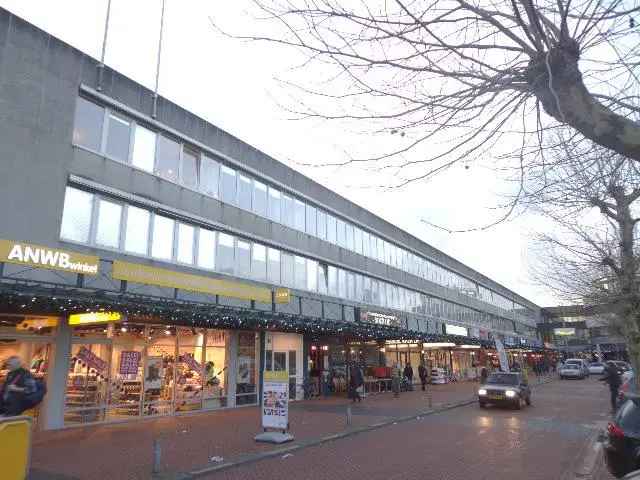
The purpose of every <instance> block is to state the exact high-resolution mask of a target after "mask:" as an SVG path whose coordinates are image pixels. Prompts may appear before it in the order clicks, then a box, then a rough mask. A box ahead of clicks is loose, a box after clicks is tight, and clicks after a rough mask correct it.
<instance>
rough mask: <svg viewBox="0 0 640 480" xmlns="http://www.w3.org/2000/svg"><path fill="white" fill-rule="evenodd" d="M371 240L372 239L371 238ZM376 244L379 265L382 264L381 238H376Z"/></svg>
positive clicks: (382, 248) (382, 247)
mask: <svg viewBox="0 0 640 480" xmlns="http://www.w3.org/2000/svg"><path fill="white" fill-rule="evenodd" d="M371 238H374V237H373V236H372V237H371ZM376 240H377V243H378V248H377V252H378V261H379V262H381V263H384V246H383V243H382V239H381V238H376Z"/></svg>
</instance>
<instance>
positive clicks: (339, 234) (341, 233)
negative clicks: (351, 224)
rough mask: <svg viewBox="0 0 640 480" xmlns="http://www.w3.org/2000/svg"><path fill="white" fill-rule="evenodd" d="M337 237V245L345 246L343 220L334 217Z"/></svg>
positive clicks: (345, 233) (345, 237)
mask: <svg viewBox="0 0 640 480" xmlns="http://www.w3.org/2000/svg"><path fill="white" fill-rule="evenodd" d="M336 228H337V235H336V236H337V239H338V245H339V246H341V247H343V248H346V246H347V229H346V225H345V224H344V222H343V221H342V220H340V219H336Z"/></svg>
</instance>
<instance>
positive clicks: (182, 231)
mask: <svg viewBox="0 0 640 480" xmlns="http://www.w3.org/2000/svg"><path fill="white" fill-rule="evenodd" d="M194 238H195V228H194V227H192V226H191V225H185V224H184V223H179V224H178V253H177V260H178V261H179V262H180V263H186V264H188V265H192V264H193V241H194Z"/></svg>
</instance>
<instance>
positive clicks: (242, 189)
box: [238, 173, 253, 210]
mask: <svg viewBox="0 0 640 480" xmlns="http://www.w3.org/2000/svg"><path fill="white" fill-rule="evenodd" d="M251 183H252V182H251V178H249V177H247V176H246V175H243V174H241V173H238V206H239V207H240V208H244V209H245V210H251V197H252V196H253V186H252V185H251Z"/></svg>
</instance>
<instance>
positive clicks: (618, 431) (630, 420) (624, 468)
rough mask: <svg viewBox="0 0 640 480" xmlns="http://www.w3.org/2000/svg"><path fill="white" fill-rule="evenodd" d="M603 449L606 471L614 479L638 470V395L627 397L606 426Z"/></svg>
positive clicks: (639, 430)
mask: <svg viewBox="0 0 640 480" xmlns="http://www.w3.org/2000/svg"><path fill="white" fill-rule="evenodd" d="M603 449H604V459H605V462H606V464H607V469H608V470H609V472H610V473H611V474H612V475H613V476H614V477H616V478H621V477H623V476H624V475H626V474H627V473H630V472H632V471H634V470H637V469H640V395H637V394H634V393H630V394H628V395H627V400H626V401H625V402H624V403H623V404H622V406H621V407H620V409H619V410H618V413H617V414H616V416H615V417H614V419H613V421H611V422H610V423H609V424H608V425H607V432H606V435H605V441H604V444H603Z"/></svg>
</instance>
